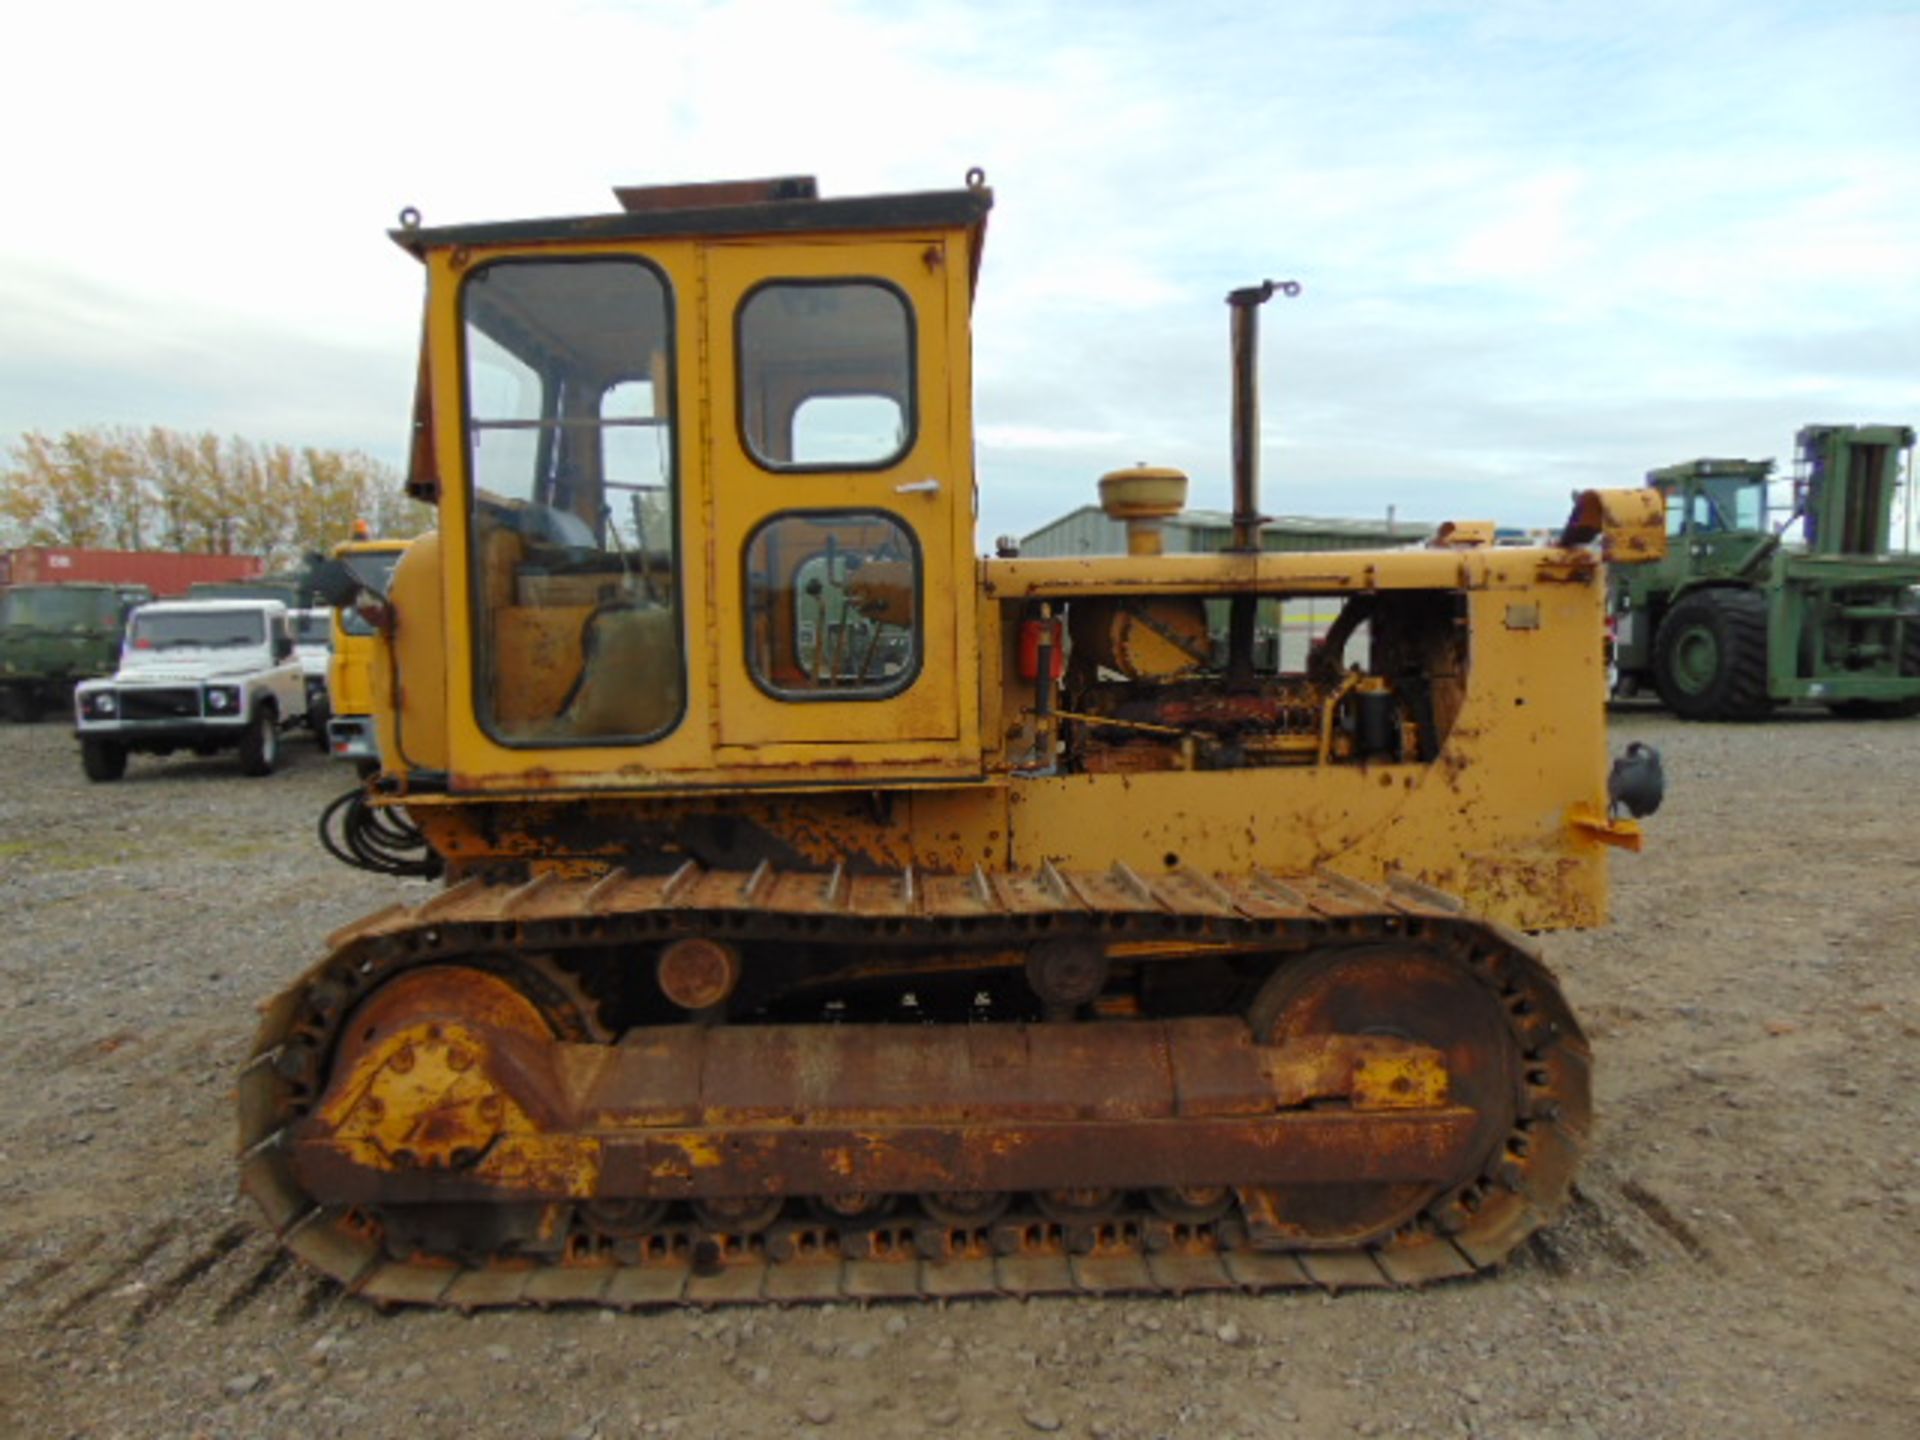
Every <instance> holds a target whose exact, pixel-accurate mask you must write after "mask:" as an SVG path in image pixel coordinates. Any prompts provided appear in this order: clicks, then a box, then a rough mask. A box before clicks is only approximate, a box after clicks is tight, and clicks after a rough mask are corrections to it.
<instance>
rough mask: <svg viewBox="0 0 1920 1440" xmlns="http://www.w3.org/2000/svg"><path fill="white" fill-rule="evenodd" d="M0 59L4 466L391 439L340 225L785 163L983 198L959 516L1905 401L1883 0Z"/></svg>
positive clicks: (1544, 519) (105, 37) (1027, 19)
mask: <svg viewBox="0 0 1920 1440" xmlns="http://www.w3.org/2000/svg"><path fill="white" fill-rule="evenodd" d="M7 28H8V32H9V40H10V44H9V47H8V48H9V51H10V54H11V57H12V61H13V63H12V64H10V66H9V73H8V80H7V83H6V84H5V85H4V86H0V133H4V134H5V135H6V136H7V137H8V142H7V145H6V147H5V151H4V156H5V158H4V160H0V177H3V180H0V215H4V216H5V223H4V224H0V445H4V444H6V443H10V442H11V441H12V439H13V438H14V437H16V436H17V435H18V434H19V433H20V432H21V431H23V430H27V429H39V430H44V431H58V430H62V429H66V428H68V427H74V426H82V425H89V424H94V423H134V424H162V425H168V426H173V427H176V428H182V429H213V430H217V431H220V432H223V433H232V434H238V435H244V436H246V437H248V438H251V439H255V440H260V441H276V442H286V443H291V444H297V445H300V444H316V445H327V446H345V447H354V448H359V449H364V450H367V451H370V452H372V453H374V454H376V455H380V456H382V457H383V458H387V459H390V460H392V461H394V462H395V463H398V462H399V460H400V458H401V453H402V452H401V441H402V437H403V434H404V430H405V421H406V411H407V406H408V401H409V398H410V394H411V366H412V364H413V347H414V344H415V340H416V336H417V326H418V323H419V303H420V289H419V287H420V276H419V272H418V267H417V266H416V265H415V263H414V262H413V261H412V260H410V259H408V258H407V257H406V256H405V255H404V254H403V253H402V252H401V251H399V250H398V249H396V248H395V247H394V246H393V245H392V244H391V243H390V242H389V241H388V240H387V239H386V237H385V234H384V231H385V229H386V228H387V227H388V226H389V225H391V224H392V223H393V221H394V217H395V216H396V214H397V213H398V212H399V210H400V209H401V208H402V207H403V206H407V205H412V206H417V207H418V208H419V209H420V210H421V211H422V212H423V213H424V215H425V217H426V220H427V223H429V224H436V223H439V224H445V223H452V222H455V221H462V220H480V219H495V218H506V217H513V216H526V215H540V214H579V213H586V212H592V211H599V210H605V209H610V208H613V207H612V201H611V196H610V193H609V187H610V186H611V185H613V184H616V183H622V184H627V183H654V182H667V181H677V180H693V179H713V178H722V177H728V176H752V175H770V174H786V173H808V174H814V175H817V176H818V177H819V179H820V182H821V187H822V190H823V192H825V193H828V194H834V195H851V194H861V193H871V192H876V191H885V190H900V189H904V190H921V189H946V188H955V187H957V186H958V185H959V184H960V183H961V181H962V177H963V175H964V174H965V172H966V170H967V169H968V167H970V166H975V165H977V166H980V167H982V168H983V169H985V170H986V172H987V175H988V179H989V183H991V184H992V185H993V187H994V189H995V192H996V196H997V208H996V209H995V211H994V215H993V220H992V225H991V232H990V235H989V241H988V246H987V258H986V267H985V273H984V275H983V277H982V283H981V294H980V300H979V305H978V310H977V314H976V320H975V350H976V367H977V394H976V406H975V409H976V423H977V427H978V436H979V461H980V474H981V481H982V490H983V505H982V518H981V539H982V543H983V544H984V543H986V542H987V541H989V540H990V539H991V537H992V536H993V535H994V534H996V533H999V532H1008V531H1011V532H1016V533H1020V532H1025V531H1029V530H1031V529H1033V528H1035V527H1037V526H1038V525H1040V524H1041V523H1043V522H1044V521H1046V520H1048V519H1050V518H1052V517H1053V516H1055V515H1057V514H1059V513H1061V512H1063V511H1065V510H1068V509H1071V508H1072V507H1074V506H1076V505H1079V504H1081V503H1083V502H1084V501H1086V500H1088V499H1090V498H1091V497H1092V493H1093V484H1094V481H1095V479H1096V478H1097V477H1098V476H1099V475H1100V474H1101V473H1102V472H1103V471H1105V470H1108V469H1111V468H1114V467H1116V466H1118V465H1123V464H1129V463H1131V462H1133V461H1136V460H1149V461H1153V462H1156V463H1163V464H1175V465H1179V466H1181V467H1183V468H1185V469H1187V470H1189V471H1190V472H1191V473H1192V474H1193V476H1194V480H1195V493H1194V502H1195V503H1196V504H1201V505H1216V506H1224V505H1226V504H1227V499H1228V496H1227V489H1228V484H1227V464H1228V460H1227V457H1228V436H1227V359H1226V356H1227V343H1226V337H1227V316H1226V308H1225V306H1224V304H1223V303H1222V300H1223V297H1224V295H1225V293H1226V291H1227V290H1228V289H1230V288H1232V287H1234V286H1238V285H1242V284H1246V283H1249V282H1253V281H1257V280H1260V279H1263V278H1266V277H1275V278H1293V279H1298V280H1300V281H1301V282H1302V283H1303V284H1304V286H1305V293H1304V295H1303V296H1302V297H1301V298H1299V299H1297V300H1293V301H1289V302H1280V301H1275V302H1274V303H1273V304H1272V305H1270V306H1269V307H1268V308H1267V309H1266V311H1265V312H1263V313H1264V326H1263V329H1264V336H1265V350H1264V355H1263V374H1262V379H1263V385H1264V419H1265V439H1264V456H1265V487H1266V494H1265V500H1266V508H1267V509H1268V510H1269V511H1272V512H1276V513H1282V512H1284V513H1303V514H1348V515H1353V514H1374V513H1380V512H1383V511H1384V510H1385V509H1386V507H1388V506H1389V505H1392V506H1396V507H1397V508H1398V511H1399V513H1400V515H1401V516H1402V517H1413V518H1423V519H1441V518H1445V517H1446V516H1449V515H1463V516H1464V515H1473V516H1489V517H1493V518H1497V519H1500V520H1502V521H1504V522H1508V523H1513V524H1545V523H1549V522H1551V521H1552V520H1554V519H1557V518H1559V517H1560V516H1561V515H1563V514H1564V512H1565V509H1566V497H1567V494H1568V492H1569V491H1570V490H1572V489H1575V488H1579V487H1583V486H1587V485H1595V484H1632V483H1636V482H1637V480H1638V478H1639V477H1640V475H1641V474H1642V473H1643V472H1644V471H1645V470H1646V469H1647V468H1649V467H1650V466H1653V465H1656V464H1663V463H1666V462H1669V461H1673V460H1678V459H1684V458H1690V457H1692V456H1695V455H1701V454H1714V455H1750V456H1766V455H1777V456H1780V457H1782V458H1783V459H1784V458H1785V457H1786V455H1787V453H1788V451H1789V449H1790V447H1791V444H1792V436H1793V432H1794V430H1795V429H1796V428H1797V427H1798V426H1799V425H1801V424H1802V423H1805V422H1807V421H1815V420H1818V421H1846V420H1883V419H1884V420H1902V421H1907V422H1915V421H1920V0H1883V3H1864V0H1863V3H1849V0H1827V3H1806V4H1796V3H1785V0H1739V3H1722V0H1658V3H1642V0H1610V3H1606V4H1577V3H1500V0H1487V3H1478V4H1475V3H1463V4H1454V3H1430V4H1422V3H1370V0H1325V3H1314V0H1295V3H1267V4H1238V5H1226V4H1210V3H1206V0H1185V3H1180V4H1173V3H1167V4H1153V3H1135V4H1111V3H1110V4H1094V3H1087V4H1064V3H1062V4H1053V5H1049V4H1038V3H1034V4H1011V3H1000V0H952V3H949V0H927V3H919V0H879V3H862V0H822V3H812V0H788V3H784V4H783V3H761V0H737V3H729V0H720V3H709V4H700V3H692V0H675V3H658V4H656V3H650V0H598V3H584V0H543V3H539V4H534V3H528V0H515V3H505V4H501V3H494V0H460V3H454V4H439V3H421V4H409V3H405V0H386V3H381V4H368V5H363V4H359V3H355V0H335V3H330V4H327V5H313V6H300V7H293V6H283V5H276V4H271V3H260V0H249V3H244V4H216V3H206V4H201V3H194V0H174V3H171V4H167V5H153V4H144V3H143V4H138V5H119V4H108V3H86V0H75V3H73V4H69V5H65V6H52V5H47V6H35V7H31V9H30V10H26V11H20V12H17V13H15V14H14V15H13V16H12V17H11V18H10V19H9V22H8V27H7Z"/></svg>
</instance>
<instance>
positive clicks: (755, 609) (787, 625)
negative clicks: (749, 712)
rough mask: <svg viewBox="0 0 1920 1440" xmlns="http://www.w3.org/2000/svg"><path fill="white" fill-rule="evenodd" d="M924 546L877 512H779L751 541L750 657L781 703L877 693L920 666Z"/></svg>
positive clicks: (893, 688) (896, 686) (890, 689)
mask: <svg viewBox="0 0 1920 1440" xmlns="http://www.w3.org/2000/svg"><path fill="white" fill-rule="evenodd" d="M920 575H921V564H920V552H919V548H918V546H917V545H916V544H915V543H914V539H913V533H912V532H911V531H910V530H908V529H907V527H906V526H904V525H902V524H901V523H900V522H899V521H897V520H895V519H894V518H893V517H892V516H890V515H887V514H884V513H882V512H880V511H877V510H836V511H816V512H811V513H792V512H789V513H787V514H784V515H776V516H774V517H773V518H772V519H770V520H768V521H767V522H766V523H765V524H763V525H761V526H760V527H759V529H757V530H755V531H754V532H753V535H752V536H751V537H750V538H749V540H748V542H747V625H748V635H747V659H748V663H749V665H750V667H751V669H752V672H753V678H754V682H755V683H756V684H758V685H759V686H760V688H761V689H762V690H764V691H766V692H767V693H768V694H770V695H774V696H777V697H778V698H780V699H783V700H879V699H884V698H886V697H887V696H889V695H897V694H899V693H900V692H901V691H902V690H904V689H906V688H907V687H908V686H909V685H911V684H912V683H913V679H914V676H915V675H916V674H918V673H919V669H920V619H919V613H920Z"/></svg>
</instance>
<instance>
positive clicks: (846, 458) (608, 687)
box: [395, 180, 991, 788]
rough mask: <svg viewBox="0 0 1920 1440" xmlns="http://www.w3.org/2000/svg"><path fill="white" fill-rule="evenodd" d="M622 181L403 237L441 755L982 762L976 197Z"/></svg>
mask: <svg viewBox="0 0 1920 1440" xmlns="http://www.w3.org/2000/svg"><path fill="white" fill-rule="evenodd" d="M617 193H618V194H619V196H620V199H621V201H622V203H623V205H624V206H625V207H626V208H625V211H624V213H622V214H619V215H610V216H599V217H590V218H587V219H576V220H553V221H544V222H528V223H526V224H515V225H505V226H468V227H460V228H457V229H448V230H423V229H420V228H417V227H410V228H407V229H403V230H401V231H398V232H396V235H395V238H396V239H397V240H398V241H399V242H400V243H401V244H402V245H403V246H405V247H406V248H408V249H409V250H411V251H413V252H414V253H415V254H416V255H418V256H419V257H420V258H421V259H423V260H424V261H425V262H426V264H427V266H428V276H429V292H428V293H429V321H428V340H427V346H426V354H425V357H424V365H423V381H424V383H423V387H422V393H421V399H420V403H419V407H418V411H419V416H418V422H419V423H418V426H417V434H419V435H424V436H427V437H429V439H430V443H422V444H418V445H416V451H415V465H414V473H413V476H412V479H411V480H410V488H411V489H412V490H413V492H414V493H415V494H416V495H417V496H419V497H420V498H423V499H437V500H438V501H439V503H440V506H441V519H442V532H443V534H444V535H445V537H446V544H445V545H444V546H443V547H441V549H440V550H439V551H438V552H437V553H438V554H439V556H440V559H439V561H438V563H439V564H441V565H442V566H443V567H444V572H445V584H444V587H443V591H444V600H445V629H446V635H447V639H448V647H447V648H448V652H449V653H448V664H449V670H448V677H447V700H448V709H449V713H448V724H447V733H446V740H445V744H446V746H447V747H448V749H449V751H450V752H451V753H450V754H449V755H447V756H445V757H435V758H441V759H442V763H441V764H439V765H436V766H433V767H432V768H439V769H445V770H447V771H449V772H450V773H452V774H453V775H456V776H459V777H461V780H460V782H458V783H471V784H472V785H473V787H474V788H497V787H504V786H507V785H509V784H512V783H514V782H516V781H520V780H523V779H524V777H525V775H526V774H527V772H528V771H529V770H530V769H533V768H535V767H533V766H532V765H531V764H530V762H529V760H528V759H527V758H526V757H524V756H522V755H518V754H516V752H526V751H539V752H542V755H541V759H540V762H539V767H538V768H539V769H540V770H541V771H542V772H543V779H542V783H547V784H569V783H595V782H593V781H591V780H589V779H588V777H590V776H605V775H606V774H607V773H608V772H610V771H617V772H619V775H620V777H621V780H622V781H623V782H636V781H637V782H639V783H662V782H666V781H670V778H671V776H672V775H673V774H674V773H675V772H694V771H698V772H701V777H702V779H703V780H705V781H710V780H712V778H713V776H714V772H715V771H716V770H726V769H729V768H731V769H736V770H745V771H754V772H757V773H761V774H778V773H793V774H795V775H801V774H806V773H811V772H813V771H814V767H817V766H819V765H821V764H831V763H836V762H858V763H859V764H860V765H862V766H867V767H873V766H877V767H880V768H881V769H888V768H891V769H892V770H894V771H895V772H896V773H898V774H900V775H902V776H912V775H914V774H923V775H930V776H931V775H938V776H941V777H943V778H944V777H951V776H952V775H954V774H955V773H956V772H959V771H965V770H968V769H971V770H972V771H973V772H974V773H978V770H979V765H980V761H979V750H978V745H977V742H976V741H975V737H976V735H977V730H978V708H979V698H978V691H977V687H975V686H973V685H971V684H968V685H962V684H961V683H960V680H959V677H960V676H961V675H964V674H969V673H971V672H973V671H974V670H975V669H976V668H977V662H976V663H969V662H971V661H972V656H971V653H970V652H971V650H972V647H973V645H974V635H973V623H972V622H973V615H972V611H971V609H970V607H969V606H968V605H967V604H966V603H964V602H963V599H962V597H964V596H967V595H969V594H970V593H971V589H972V564H973V556H972V516H973V466H972V451H971V436H970V433H969V430H968V422H967V416H968V414H969V412H970V408H971V399H970V394H969V384H970V377H969V373H968V367H967V353H968V336H967V330H968V317H969V311H970V305H971V298H972V280H973V275H974V273H975V270H976V268H977V264H978V253H979V244H980V240H981V237H982V232H983V229H984V219H985V215H986V212H987V209H988V207H989V205H990V203H991V200H990V195H989V193H988V192H987V191H986V190H985V189H984V188H983V187H982V186H980V185H978V184H977V183H976V184H974V185H972V186H970V188H968V189H967V190H964V191H958V192H942V193H934V194H926V195H909V196H888V197H876V198H873V199H865V200H862V199H855V200H836V201H822V200H819V199H817V198H815V193H814V187H813V182H812V181H811V180H786V181H772V182H754V183H752V184H746V185H727V186H718V187H706V186H693V187H675V188H673V189H671V190H660V191H651V190H640V191H635V190H623V191H619V192H617ZM692 617H698V620H697V623H694V621H693V620H692ZM709 617H711V618H709ZM416 733H424V732H421V731H418V730H417V731H416ZM416 758H419V757H416ZM549 776H550V777H551V779H550V780H549V779H547V778H545V777H549ZM458 783H457V784H456V788H458Z"/></svg>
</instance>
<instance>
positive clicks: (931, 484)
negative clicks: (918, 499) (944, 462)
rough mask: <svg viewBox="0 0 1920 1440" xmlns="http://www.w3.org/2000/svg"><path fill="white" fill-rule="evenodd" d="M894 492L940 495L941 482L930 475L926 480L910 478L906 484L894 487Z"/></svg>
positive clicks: (899, 493)
mask: <svg viewBox="0 0 1920 1440" xmlns="http://www.w3.org/2000/svg"><path fill="white" fill-rule="evenodd" d="M893 493H894V494H896V495H938V494H939V493H940V482H939V481H938V480H936V479H934V478H933V477H932V476H931V475H929V476H928V477H927V478H926V479H924V480H908V481H907V482H905V483H904V484H901V485H896V486H894V487H893Z"/></svg>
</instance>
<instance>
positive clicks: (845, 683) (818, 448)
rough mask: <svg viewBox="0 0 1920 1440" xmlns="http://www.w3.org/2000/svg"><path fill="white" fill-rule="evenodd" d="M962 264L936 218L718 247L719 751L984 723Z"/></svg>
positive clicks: (712, 254) (739, 753) (920, 746)
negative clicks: (956, 312) (961, 432)
mask: <svg viewBox="0 0 1920 1440" xmlns="http://www.w3.org/2000/svg"><path fill="white" fill-rule="evenodd" d="M956 263H963V262H956ZM948 268H949V258H948V242H947V241H946V240H944V239H941V238H938V237H935V238H930V239H924V240H921V239H914V240H907V239H897V238H896V239H886V240H876V241H863V242H859V243H852V242H846V241H840V242H836V243H820V244H795V243H793V242H791V241H788V242H765V243H741V244H716V245H713V246H711V247H710V248H709V249H708V251H707V259H706V307H705V309H706V321H705V323H706V338H707V358H708V370H707V374H708V385H709V394H710V397H711V402H710V403H711V414H710V417H709V422H708V429H707V437H708V467H707V469H708V480H709V486H710V488H709V494H710V496H711V503H712V515H713V534H714V540H715V547H716V553H715V555H714V570H713V574H714V584H715V595H714V605H713V610H712V614H713V615H714V617H715V624H714V633H713V635H712V636H711V637H710V644H711V645H712V647H713V649H714V651H715V653H716V659H717V662H718V663H717V664H716V667H715V668H716V672H717V674H718V677H719V683H718V687H717V689H718V694H717V696H716V699H717V702H718V725H717V736H716V739H717V741H718V744H719V746H720V748H721V751H722V754H721V757H720V758H721V759H722V760H723V762H727V763H734V764H783V763H784V764H795V763H800V764H806V763H820V762H822V761H829V760H833V759H836V758H844V759H849V760H855V761H858V762H860V763H862V764H878V765H885V764H887V763H888V762H890V761H898V762H901V763H904V764H908V765H924V764H927V763H938V762H942V761H945V762H953V761H957V760H958V759H959V758H960V751H961V745H962V742H963V740H965V739H967V738H968V736H969V735H970V734H971V733H972V731H973V729H974V726H973V724H972V716H971V713H967V714H963V706H965V707H977V703H978V701H977V691H976V688H975V686H974V685H973V684H972V683H971V682H969V683H968V684H966V685H962V684H961V683H960V679H959V675H960V668H961V665H962V660H963V653H964V654H965V656H966V657H967V663H968V664H969V665H971V663H972V662H971V635H972V631H971V621H972V615H971V611H970V610H969V609H968V608H967V606H966V605H965V604H964V601H963V597H965V598H970V597H971V593H972V583H971V571H970V568H967V567H968V566H969V562H970V553H969V552H970V549H971V545H972V533H971V528H972V473H971V463H970V457H968V456H967V455H965V454H964V453H960V452H957V450H956V446H955V435H954V420H953V411H954V393H953V392H954V386H955V384H956V383H960V382H964V379H965V377H964V364H965V360H964V341H965V336H964V333H962V334H961V335H959V336H957V337H956V336H955V335H954V334H952V333H951V331H950V328H949V327H950V323H951V321H950V315H949V312H950V310H951V309H961V310H962V315H961V319H960V324H961V325H962V327H964V310H963V307H964V301H962V302H960V303H959V304H957V305H956V304H955V303H954V302H953V300H952V297H951V293H950V292H951V291H952V288H953V285H952V277H951V276H950V275H949V273H948ZM961 293H962V294H964V291H962V292H961ZM956 352H958V354H959V356H960V358H959V360H958V363H957V365H956V361H955V353H956ZM956 370H959V371H960V372H961V373H960V374H959V375H957V376H956ZM963 571H964V573H963ZM963 627H964V630H963ZM975 751H976V753H975V755H974V757H973V758H974V762H975V765H976V766H977V763H978V755H977V746H976V747H975Z"/></svg>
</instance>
